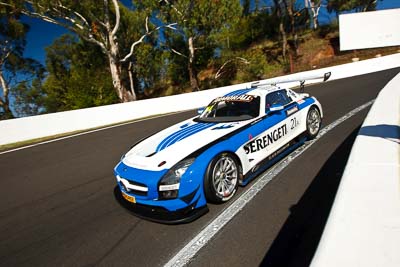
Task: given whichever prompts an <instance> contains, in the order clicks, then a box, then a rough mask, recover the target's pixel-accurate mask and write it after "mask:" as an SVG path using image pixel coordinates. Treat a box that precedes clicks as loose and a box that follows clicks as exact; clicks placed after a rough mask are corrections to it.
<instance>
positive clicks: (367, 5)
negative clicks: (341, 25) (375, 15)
mask: <svg viewBox="0 0 400 267" xmlns="http://www.w3.org/2000/svg"><path fill="white" fill-rule="evenodd" d="M380 1H383V0H380ZM377 2H378V0H328V12H329V13H331V12H333V11H334V12H335V13H336V14H339V13H340V12H343V11H349V10H355V11H356V12H366V11H373V10H376V4H377Z"/></svg>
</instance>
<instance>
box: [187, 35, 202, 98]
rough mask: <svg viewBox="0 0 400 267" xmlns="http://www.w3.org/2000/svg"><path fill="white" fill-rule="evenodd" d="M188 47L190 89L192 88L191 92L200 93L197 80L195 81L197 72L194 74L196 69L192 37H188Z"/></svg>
mask: <svg viewBox="0 0 400 267" xmlns="http://www.w3.org/2000/svg"><path fill="white" fill-rule="evenodd" d="M188 45H189V64H188V71H189V79H190V87H191V88H192V91H200V88H199V80H198V79H197V72H196V69H195V66H194V45H193V37H189V40H188Z"/></svg>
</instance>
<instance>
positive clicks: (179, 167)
mask: <svg viewBox="0 0 400 267" xmlns="http://www.w3.org/2000/svg"><path fill="white" fill-rule="evenodd" d="M193 161H194V158H190V159H185V160H182V161H181V162H179V163H178V164H176V165H175V166H173V167H172V168H171V169H170V170H169V171H168V172H167V173H166V174H165V175H164V176H163V178H162V179H161V181H160V183H159V186H158V191H159V199H173V198H177V197H178V191H179V186H180V182H181V177H182V176H183V175H184V174H185V172H186V170H187V169H188V168H189V166H190V165H192V163H193Z"/></svg>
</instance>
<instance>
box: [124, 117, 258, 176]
mask: <svg viewBox="0 0 400 267" xmlns="http://www.w3.org/2000/svg"><path fill="white" fill-rule="evenodd" d="M193 119H194V118H191V119H189V120H186V121H183V122H181V123H178V124H176V125H174V126H171V127H169V128H167V129H165V130H162V131H161V132H158V133H157V134H155V135H152V136H150V137H149V138H147V139H145V140H144V141H142V142H140V143H139V144H137V145H135V146H134V147H133V148H132V149H131V150H130V151H129V152H128V153H126V155H125V157H124V158H123V163H124V164H126V165H128V166H130V167H133V168H138V169H143V170H151V171H160V170H163V169H169V168H171V167H172V166H173V165H175V164H176V163H178V162H179V161H181V160H182V159H184V158H185V157H187V156H188V155H190V154H191V153H193V152H194V151H196V150H198V149H200V148H202V147H204V146H205V145H207V144H209V143H211V142H213V141H215V140H217V139H219V138H221V137H223V136H225V135H227V134H229V133H231V132H233V131H235V130H237V129H238V128H240V127H242V126H244V125H246V124H248V123H250V122H252V121H253V120H255V119H252V120H246V121H239V122H225V123H209V122H195V121H194V120H193Z"/></svg>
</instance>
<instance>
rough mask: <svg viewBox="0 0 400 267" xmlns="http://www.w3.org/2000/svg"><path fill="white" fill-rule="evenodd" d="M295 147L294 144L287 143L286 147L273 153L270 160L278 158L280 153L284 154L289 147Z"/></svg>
mask: <svg viewBox="0 0 400 267" xmlns="http://www.w3.org/2000/svg"><path fill="white" fill-rule="evenodd" d="M291 145H293V142H290V143H287V144H286V145H284V146H283V147H281V148H280V149H279V150H278V151H275V152H274V153H272V154H271V155H269V156H268V160H272V159H273V158H275V157H276V156H278V155H279V154H280V153H282V152H283V151H284V150H285V149H286V148H288V147H289V146H291Z"/></svg>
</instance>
